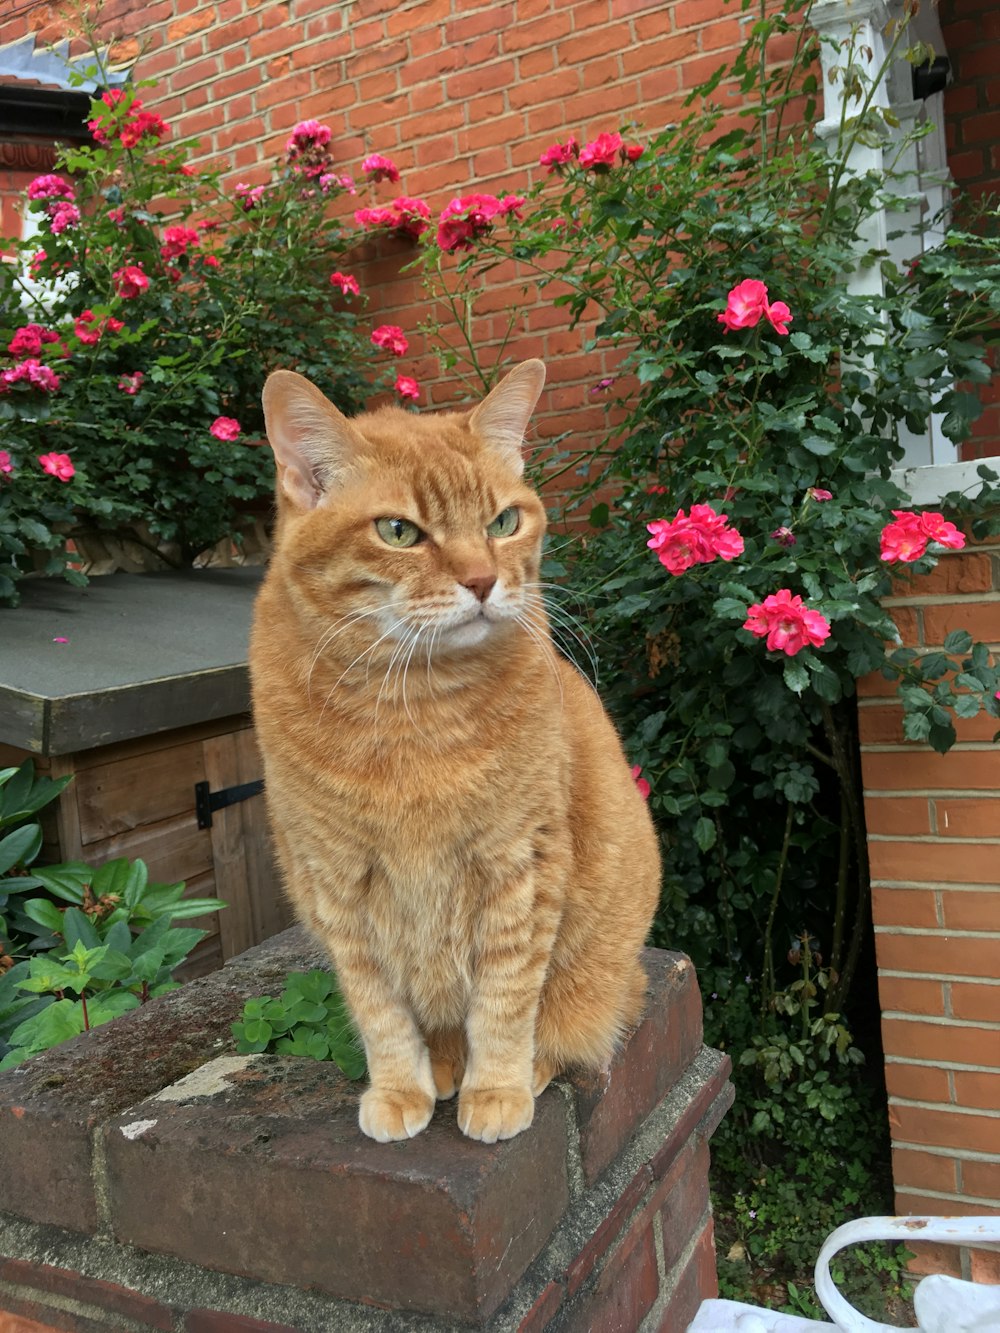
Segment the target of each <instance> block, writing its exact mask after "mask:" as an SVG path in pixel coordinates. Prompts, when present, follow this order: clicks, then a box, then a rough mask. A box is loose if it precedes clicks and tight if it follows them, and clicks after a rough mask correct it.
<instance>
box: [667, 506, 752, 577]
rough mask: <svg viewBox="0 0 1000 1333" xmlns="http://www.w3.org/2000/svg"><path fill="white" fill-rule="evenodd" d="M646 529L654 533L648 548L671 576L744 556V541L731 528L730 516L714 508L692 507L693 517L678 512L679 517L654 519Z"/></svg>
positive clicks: (680, 511) (691, 513)
mask: <svg viewBox="0 0 1000 1333" xmlns="http://www.w3.org/2000/svg"><path fill="white" fill-rule="evenodd" d="M646 529H647V531H648V532H651V533H652V534H653V535H652V537H651V538H650V539H649V541H648V542H647V543H646V545H647V546H648V547H649V548H650V549H651V550H653V551H655V552H656V553H657V556H658V558H659V561H660V564H661V565H663V566H664V567H665V568H666V569H667V570H669V571H670V573H671V574H683V573H684V571H685V570H688V569H690V568H691V566H692V565H707V564H710V563H711V562H712V561H713V560H735V559H736V557H737V556H738V555H742V554H743V538H742V537H741V536H740V534H739V533H738V532H737V531H736V529H735V528H733V527H730V526H729V524H728V520H727V517H726V515H725V514H717V513H716V512H715V510H714V509H713V508H712V506H711V505H701V504H695V505H692V506H691V512H690V514H685V513H684V510H683V509H678V511H677V515H676V517H675V518H673V519H663V518H658V519H654V520H653V522H652V523H647V524H646Z"/></svg>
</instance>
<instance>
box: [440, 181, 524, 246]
mask: <svg viewBox="0 0 1000 1333" xmlns="http://www.w3.org/2000/svg"><path fill="white" fill-rule="evenodd" d="M523 204H524V197H523V196H522V195H518V194H505V195H504V197H503V198H502V199H498V198H497V197H496V195H494V194H467V195H464V196H462V197H460V198H458V199H453V200H452V201H451V203H450V204H448V206H447V207H446V208H445V209H443V210H442V213H441V216H440V218H439V219H438V231H437V243H438V245H439V246H440V247H441V249H442V250H470V249H471V248H472V244H473V242H474V241H476V240H478V239H479V237H480V236H485V235H486V234H487V232H489V231H491V230H492V227H493V219H494V218H497V217H504V216H505V215H507V214H509V213H513V214H514V216H515V217H520V216H521V214H520V209H521V208H522V206H523Z"/></svg>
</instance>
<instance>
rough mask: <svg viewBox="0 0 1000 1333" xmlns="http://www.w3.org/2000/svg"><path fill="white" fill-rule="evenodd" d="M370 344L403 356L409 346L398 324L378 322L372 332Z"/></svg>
mask: <svg viewBox="0 0 1000 1333" xmlns="http://www.w3.org/2000/svg"><path fill="white" fill-rule="evenodd" d="M372 345H373V346H375V347H382V348H384V349H385V351H387V352H391V353H392V355H393V356H404V355H405V354H406V351H407V349H408V348H409V346H410V344H409V343H408V342H407V340H406V335H405V334H404V333H403V330H402V329H401V328H400V327H399V325H398V324H380V325H379V326H378V328H377V329H374V330H373V332H372Z"/></svg>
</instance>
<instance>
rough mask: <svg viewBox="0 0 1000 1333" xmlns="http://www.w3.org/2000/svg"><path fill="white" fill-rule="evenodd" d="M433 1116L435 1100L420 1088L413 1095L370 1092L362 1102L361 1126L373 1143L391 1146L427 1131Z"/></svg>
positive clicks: (413, 1091)
mask: <svg viewBox="0 0 1000 1333" xmlns="http://www.w3.org/2000/svg"><path fill="white" fill-rule="evenodd" d="M433 1114H434V1099H433V1097H428V1096H427V1094H426V1093H423V1092H420V1091H419V1089H417V1088H414V1089H413V1090H412V1091H410V1092H395V1091H393V1090H391V1089H385V1088H369V1089H368V1091H367V1092H366V1093H364V1094H363V1096H362V1098H361V1105H360V1107H359V1108H358V1124H359V1125H360V1126H361V1131H362V1133H364V1134H367V1135H368V1137H369V1138H370V1139H377V1140H378V1142H379V1143H391V1142H393V1141H394V1140H396V1139H412V1138H413V1136H414V1134H419V1133H420V1131H421V1130H422V1129H424V1128H426V1126H427V1124H428V1122H429V1120H430V1118H431V1116H432V1115H433Z"/></svg>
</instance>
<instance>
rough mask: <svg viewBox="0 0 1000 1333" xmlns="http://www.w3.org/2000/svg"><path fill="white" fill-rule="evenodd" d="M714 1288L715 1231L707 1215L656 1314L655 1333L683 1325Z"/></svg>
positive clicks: (669, 1332)
mask: <svg viewBox="0 0 1000 1333" xmlns="http://www.w3.org/2000/svg"><path fill="white" fill-rule="evenodd" d="M718 1290H719V1283H718V1278H717V1277H716V1273H715V1235H714V1231H713V1227H712V1219H711V1218H709V1219H708V1221H707V1222H706V1223H705V1228H704V1230H703V1231H702V1233H701V1235H700V1236H699V1237H698V1240H697V1242H696V1244H695V1247H694V1250H693V1251H692V1253H691V1257H690V1259H689V1260H688V1262H687V1264H686V1265H685V1267H684V1270H683V1272H681V1273H680V1274H679V1275H678V1277H677V1280H676V1282H675V1284H674V1288H673V1291H672V1292H671V1293H670V1296H669V1298H668V1301H667V1303H666V1305H665V1307H664V1308H663V1310H662V1312H661V1314H660V1321H659V1325H658V1328H659V1333H675V1330H677V1329H682V1328H687V1326H688V1324H690V1323H691V1321H692V1320H693V1319H694V1317H695V1315H696V1314H697V1313H698V1307H699V1306H700V1305H701V1303H702V1301H703V1300H708V1299H711V1298H712V1297H714V1296H716V1295H717V1294H718Z"/></svg>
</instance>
